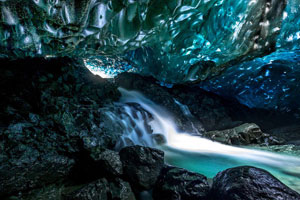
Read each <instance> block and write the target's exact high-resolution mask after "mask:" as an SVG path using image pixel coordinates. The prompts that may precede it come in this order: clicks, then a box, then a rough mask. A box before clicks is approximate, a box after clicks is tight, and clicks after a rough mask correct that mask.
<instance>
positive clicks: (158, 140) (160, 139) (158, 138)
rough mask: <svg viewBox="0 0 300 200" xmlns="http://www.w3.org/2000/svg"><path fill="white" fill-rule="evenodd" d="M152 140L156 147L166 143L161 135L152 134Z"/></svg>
mask: <svg viewBox="0 0 300 200" xmlns="http://www.w3.org/2000/svg"><path fill="white" fill-rule="evenodd" d="M152 138H153V139H154V141H155V143H156V144H158V145H161V144H165V143H166V142H167V139H166V137H165V136H164V135H162V134H153V135H152Z"/></svg>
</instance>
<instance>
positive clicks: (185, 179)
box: [153, 166, 209, 200]
mask: <svg viewBox="0 0 300 200" xmlns="http://www.w3.org/2000/svg"><path fill="white" fill-rule="evenodd" d="M208 194H209V185H208V182H207V179H206V177H205V176H203V175H201V174H197V173H193V172H189V171H187V170H185V169H181V168H177V167H172V166H165V167H164V168H163V169H162V171H161V174H160V176H159V177H158V180H157V182H156V185H155V187H154V190H153V198H154V199H155V200H160V199H164V200H189V199H198V200H201V199H203V200H206V199H207V198H208Z"/></svg>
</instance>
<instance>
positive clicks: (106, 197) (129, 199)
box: [64, 178, 135, 200]
mask: <svg viewBox="0 0 300 200" xmlns="http://www.w3.org/2000/svg"><path fill="white" fill-rule="evenodd" d="M64 199H65V200H110V199H118V200H135V197H134V194H133V192H132V190H131V187H130V185H129V183H127V182H125V181H123V180H121V179H116V180H114V181H113V182H109V181H107V180H106V179H104V178H102V179H99V180H97V181H95V182H93V183H90V184H88V185H84V186H83V187H81V188H80V189H78V190H75V191H73V192H71V193H69V194H67V195H65V198H64Z"/></svg>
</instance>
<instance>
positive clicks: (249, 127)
mask: <svg viewBox="0 0 300 200" xmlns="http://www.w3.org/2000/svg"><path fill="white" fill-rule="evenodd" d="M204 135H205V137H207V138H210V139H212V140H215V141H218V142H221V143H224V144H231V145H249V144H264V145H270V144H271V145H274V144H281V143H283V141H282V140H280V139H277V138H276V137H272V136H270V135H269V134H266V133H263V132H262V131H261V129H260V128H259V126H257V125H256V124H254V123H245V124H242V125H240V126H237V127H235V128H232V129H226V130H221V131H218V130H217V131H209V132H207V133H205V134H204Z"/></svg>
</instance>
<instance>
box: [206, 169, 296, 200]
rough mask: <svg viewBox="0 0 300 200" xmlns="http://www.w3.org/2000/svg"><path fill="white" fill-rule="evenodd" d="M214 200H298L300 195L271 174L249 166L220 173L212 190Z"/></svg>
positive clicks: (215, 178)
mask: <svg viewBox="0 0 300 200" xmlns="http://www.w3.org/2000/svg"><path fill="white" fill-rule="evenodd" d="M211 195H212V199H214V200H265V199H288V200H298V199H300V195H299V194H298V193H297V192H295V191H294V190H292V189H290V188H288V187H287V186H286V185H284V184H283V183H281V182H280V181H279V180H278V179H277V178H275V177H274V176H272V175H271V174H270V173H269V172H267V171H265V170H263V169H259V168H255V167H249V166H243V167H236V168H231V169H227V170H224V171H222V172H220V173H218V174H217V175H216V176H215V177H214V179H213V185H212V189H211Z"/></svg>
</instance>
